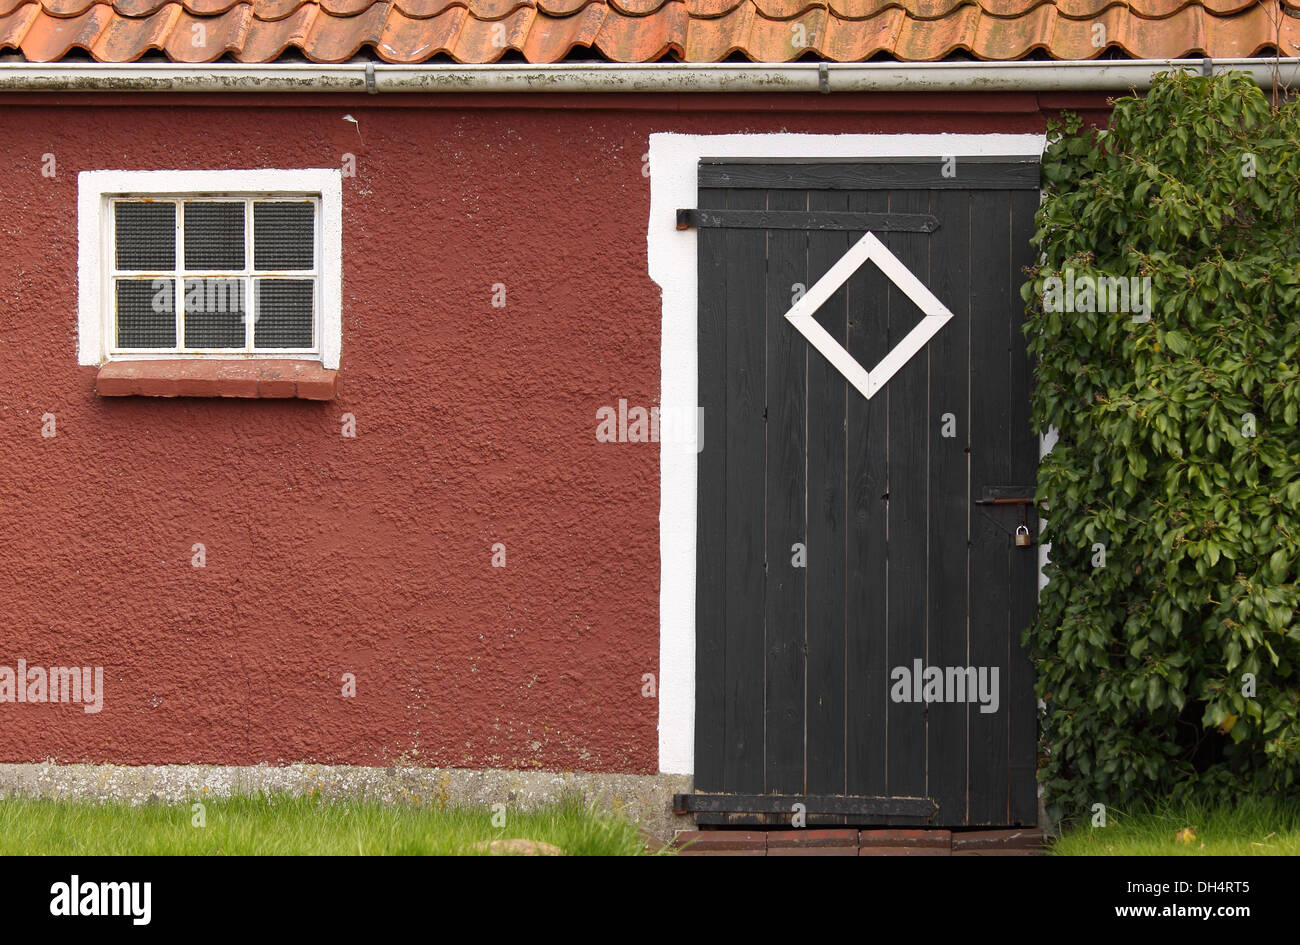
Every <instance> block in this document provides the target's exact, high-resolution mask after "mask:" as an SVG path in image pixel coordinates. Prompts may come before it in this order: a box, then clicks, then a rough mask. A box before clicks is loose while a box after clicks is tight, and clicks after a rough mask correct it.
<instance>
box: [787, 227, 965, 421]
mask: <svg viewBox="0 0 1300 945" xmlns="http://www.w3.org/2000/svg"><path fill="white" fill-rule="evenodd" d="M866 262H873V263H875V264H876V268H877V269H879V270H880V271H881V273H883V274H884V276H885V278H886V279H888V280H889V281H890V282H892V283H893V284H894V285H895V286H896V287H897V288H898V289H899V290H900V291H901V292H902V293H903V294H904V295H905V296H907V297H908V298H909V299H911V300H912V304H914V305H915V306H916V307H917V308H918V309H920V310H921V313H922V315H924V317H923V318H922V319H921V320H920V321H919V322H917V323H916V327H914V328H913V329H912V330H911V331H909V332H908V333H907V334H906V335H905V336H904V337H903V339H902V340H901V341H899V343H898V344H896V345H894V347H893V348H891V349H890V350H889V351H887V352H886V353H885V356H884V357H883V358H881V359H880V363H879V364H877V365H876V366H875V367H873V368H872V369H871V370H870V371H868V370H867V369H866V368H864V367H863V366H862V365H861V364H860V363H859V362H858V361H857V359H856V358H854V357H853V355H851V354H849V353H848V352H847V351H845V350H844V346H843V345H841V344H840V343H839V342H838V341H836V340H835V339H834V338H833V337H831V333H830V332H828V331H827V330H826V329H825V328H823V327H822V326H821V325H819V324H817V319H816V318H814V316H815V315H816V314H817V310H818V309H820V308H821V307H822V305H824V304H825V302H826V300H827V299H829V298H830V297H831V296H832V295H834V294H835V291H836V290H837V289H838V288H839V287H840V286H842V285H844V283H846V282H848V281H849V277H850V276H852V275H853V274H854V273H855V272H857V271H858V270H859V269H860V268H862V264H863V263H866ZM785 317H786V320H787V321H789V322H790V324H791V325H793V326H794V327H795V330H796V331H798V332H799V333H800V334H801V335H803V336H804V337H805V338H807V339H808V343H809V344H811V345H812V346H813V347H814V348H816V349H817V350H818V351H819V352H821V355H822V357H824V358H825V359H826V360H827V361H829V362H830V363H831V365H832V366H833V367H834V368H835V369H836V370H837V371H839V372H840V373H841V374H843V375H844V377H845V379H846V380H847V381H848V382H849V383H850V384H852V385H853V386H854V387H856V388H857V389H858V392H859V393H860V394H862V396H863V397H865V398H867V400H870V399H871V398H872V397H874V396H875V395H876V394H877V393H879V391H880V389H881V388H882V387H884V386H885V385H886V384H887V383H888V382H889V379H890V378H891V377H893V376H894V375H895V374H897V373H898V370H899V368H901V367H902V366H903V365H904V364H906V363H907V362H908V361H910V360H911V359H912V355H914V354H916V352H918V351H920V350H921V349H922V348H923V347H925V343H926V342H927V341H929V340H930V339H931V338H933V337H934V336H935V334H936V333H937V332H938V331H939V329H940V328H942V327H943V326H944V325H945V324H946V323H947V321H948V319H950V318H952V312H950V311H948V308H947V306H945V305H944V304H943V303H942V302H940V301H939V300H938V299H937V298H935V297H934V293H933V292H931V291H930V290H929V289H927V288H926V287H925V285H924V284H922V282H921V280H920V279H918V278H916V276H915V275H914V274H913V273H912V271H911V270H910V269H908V268H907V267H906V266H904V265H903V263H902V261H900V260H899V258H898V257H897V256H895V255H894V254H893V253H891V252H890V251H889V248H888V247H887V246H885V244H884V243H882V242H880V240H878V239H876V236H875V234H874V233H868V234H866V235H865V236H863V237H862V239H860V240H858V241H857V242H856V243H854V244H853V245H852V246H851V247H850V248H849V251H848V252H847V253H845V254H844V255H843V256H841V257H840V258H839V259H838V260H836V262H835V265H833V266H831V268H830V269H829V270H827V272H826V274H825V275H823V276H822V277H821V278H820V279H818V280H817V282H816V283H814V284H813V287H812V288H811V289H809V290H808V291H807V292H806V293H805V294H804V295H803V297H801V298H800V299H799V301H798V302H795V303H794V305H793V306H791V307H790V311H788V312H786V313H785Z"/></svg>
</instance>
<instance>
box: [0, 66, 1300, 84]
mask: <svg viewBox="0 0 1300 945" xmlns="http://www.w3.org/2000/svg"><path fill="white" fill-rule="evenodd" d="M1177 68H1184V69H1190V70H1193V71H1195V72H1200V73H1209V72H1222V71H1225V70H1229V69H1235V70H1241V71H1245V72H1248V73H1250V74H1251V75H1252V76H1253V77H1254V79H1255V81H1256V82H1258V83H1259V84H1260V85H1261V86H1264V87H1271V86H1272V85H1273V84H1274V82H1275V81H1276V82H1278V83H1279V84H1280V85H1283V86H1286V85H1291V84H1293V83H1296V82H1297V80H1300V58H1286V59H1220V60H1213V61H1212V60H1209V59H1143V60H1113V59H1111V60H1101V61H1098V60H1086V61H1078V62H1040V61H1034V62H934V63H930V62H918V63H815V62H799V63H783V64H758V63H754V64H750V63H716V64H714V63H674V62H663V63H648V64H635V63H597V62H593V63H556V64H548V65H526V64H524V65H514V64H505V65H502V64H493V65H455V64H449V65H444V64H427V65H392V64H388V63H382V62H375V63H363V62H348V63H340V64H337V65H329V64H316V63H265V64H249V65H245V64H242V63H209V64H206V65H180V64H175V63H165V62H160V63H153V62H150V63H70V62H61V63H32V62H0V91H23V92H75V91H93V92H371V93H379V92H678V93H684V92H999V91H1007V92H1013V91H1034V92H1048V91H1055V92H1067V91H1096V92H1124V91H1128V90H1129V89H1137V90H1139V91H1140V90H1144V89H1147V88H1149V87H1150V86H1151V81H1152V79H1153V77H1154V76H1155V75H1156V74H1157V73H1160V72H1165V71H1168V70H1170V69H1177Z"/></svg>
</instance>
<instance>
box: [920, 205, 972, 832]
mask: <svg viewBox="0 0 1300 945" xmlns="http://www.w3.org/2000/svg"><path fill="white" fill-rule="evenodd" d="M931 212H932V213H933V214H934V215H935V216H936V217H938V219H939V229H938V230H937V231H935V233H934V234H932V235H931V237H930V246H929V250H930V281H929V287H930V291H932V292H933V293H934V294H935V296H936V297H937V298H938V299H939V301H941V302H942V303H943V304H944V305H946V306H947V307H948V309H949V310H950V311H951V312H952V313H953V317H952V319H951V320H949V321H948V323H947V324H945V325H944V326H943V328H942V329H940V331H939V333H938V334H937V335H935V336H934V337H933V338H932V339H930V343H929V345H928V346H927V347H928V349H929V355H930V411H929V414H928V415H927V417H926V438H927V439H928V441H929V454H930V474H929V476H928V479H927V482H928V489H929V511H930V522H929V556H928V562H927V567H928V570H929V581H928V583H929V589H928V591H927V596H928V600H929V628H928V635H927V641H928V642H927V650H928V653H929V656H928V660H927V664H928V665H931V666H939V667H949V666H966V665H967V663H968V660H967V642H968V641H967V626H966V618H967V607H968V605H969V598H970V585H969V580H968V578H967V572H966V568H967V565H968V563H969V560H970V546H969V533H970V522H969V513H970V484H969V481H968V479H969V468H968V466H969V454H968V453H967V449H968V447H969V445H970V398H969V392H968V385H969V381H970V344H969V338H968V332H969V330H970V265H969V264H970V259H969V257H970V245H971V219H970V192H969V191H961V190H947V191H935V192H933V193H932V195H931ZM947 434H952V435H947ZM968 707H969V704H968V703H967V702H935V703H931V704H930V705H929V726H928V729H927V732H926V737H927V751H926V754H927V758H928V763H927V769H926V783H927V795H928V796H929V797H932V798H934V800H935V802H936V803H937V804H938V805H939V818H938V823H941V824H944V825H961V824H964V823H965V821H966V762H967V757H966V747H967V746H966V735H967V733H966V726H967V713H968Z"/></svg>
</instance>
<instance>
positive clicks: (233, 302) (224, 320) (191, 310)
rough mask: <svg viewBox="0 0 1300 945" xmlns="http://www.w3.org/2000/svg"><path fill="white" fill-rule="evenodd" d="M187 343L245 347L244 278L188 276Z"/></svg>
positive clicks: (186, 296) (212, 346)
mask: <svg viewBox="0 0 1300 945" xmlns="http://www.w3.org/2000/svg"><path fill="white" fill-rule="evenodd" d="M184 301H185V347H186V348H242V347H244V280H243V279H186V280H185V300H184Z"/></svg>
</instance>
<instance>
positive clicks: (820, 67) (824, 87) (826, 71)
mask: <svg viewBox="0 0 1300 945" xmlns="http://www.w3.org/2000/svg"><path fill="white" fill-rule="evenodd" d="M817 90H818V91H819V92H821V93H822V94H823V95H830V94H831V67H830V66H828V65H827V64H826V63H824V62H821V63H818V64H817Z"/></svg>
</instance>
